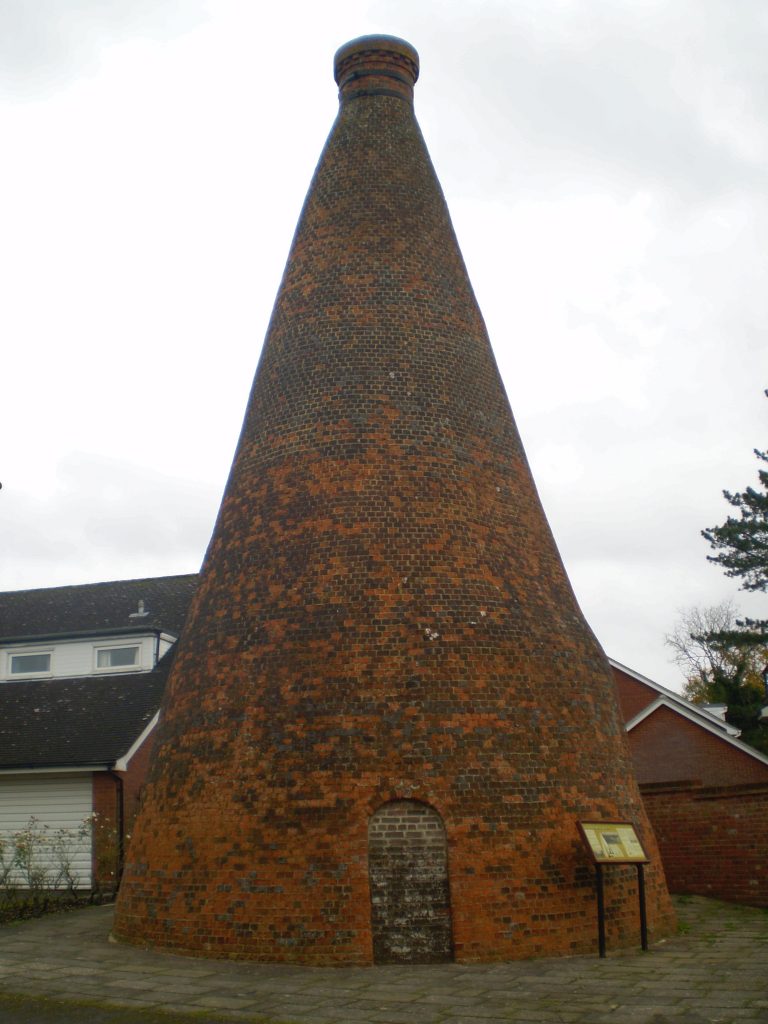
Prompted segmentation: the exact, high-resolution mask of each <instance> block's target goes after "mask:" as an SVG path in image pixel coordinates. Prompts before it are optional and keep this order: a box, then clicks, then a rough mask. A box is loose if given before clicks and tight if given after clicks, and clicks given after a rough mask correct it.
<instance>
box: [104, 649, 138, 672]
mask: <svg viewBox="0 0 768 1024" xmlns="http://www.w3.org/2000/svg"><path fill="white" fill-rule="evenodd" d="M138 664H139V648H138V647H103V648H102V649H101V650H100V651H96V668H135V667H136V666H137V665H138Z"/></svg>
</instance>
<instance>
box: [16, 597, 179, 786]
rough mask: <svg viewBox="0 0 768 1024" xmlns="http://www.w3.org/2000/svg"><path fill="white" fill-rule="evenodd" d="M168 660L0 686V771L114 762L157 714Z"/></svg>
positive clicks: (167, 657) (168, 663)
mask: <svg viewBox="0 0 768 1024" xmlns="http://www.w3.org/2000/svg"><path fill="white" fill-rule="evenodd" d="M65 589H76V588H65ZM172 658H173V651H170V652H169V653H168V654H167V655H166V656H165V657H164V658H162V659H161V660H160V661H159V662H158V663H157V666H156V667H155V668H154V669H153V670H152V671H151V672H136V673H129V674H126V673H122V674H120V675H112V676H85V677H82V678H79V679H39V680H34V681H33V680H27V681H24V682H12V683H0V709H1V711H2V713H1V714H0V769H3V768H5V769H8V768H44V767H52V766H55V767H59V766H60V767H62V768H66V767H69V766H75V765H89V764H113V763H114V762H115V761H116V760H117V759H118V758H120V757H122V756H123V755H125V754H126V753H127V752H128V750H129V749H130V748H131V746H132V745H133V743H134V742H135V740H136V739H137V738H138V737H139V736H140V735H141V733H142V730H143V729H144V727H145V726H146V725H147V724H148V722H149V721H150V720H151V719H152V717H153V715H154V714H155V712H156V711H157V710H158V708H159V706H160V700H161V698H162V695H163V689H164V688H165V682H166V678H167V676H168V669H169V667H170V663H171V661H172Z"/></svg>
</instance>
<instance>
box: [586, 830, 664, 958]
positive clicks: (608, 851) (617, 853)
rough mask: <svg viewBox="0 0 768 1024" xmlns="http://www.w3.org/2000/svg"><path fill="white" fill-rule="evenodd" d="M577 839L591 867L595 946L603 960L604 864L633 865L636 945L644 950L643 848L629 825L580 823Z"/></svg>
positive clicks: (646, 862)
mask: <svg viewBox="0 0 768 1024" xmlns="http://www.w3.org/2000/svg"><path fill="white" fill-rule="evenodd" d="M578 826H579V831H580V832H581V838H582V839H583V840H584V844H585V846H586V847H587V849H588V850H589V852H590V854H591V856H592V861H593V863H594V865H595V875H596V878H595V883H596V889H597V942H598V950H599V953H600V956H601V957H605V892H604V881H605V880H604V878H603V865H604V864H634V865H635V866H636V867H637V895H638V899H639V901H640V944H641V947H642V949H643V950H644V951H647V949H648V921H647V917H646V910H645V874H644V870H643V868H644V865H645V864H648V863H649V860H648V855H647V854H646V852H645V850H644V849H643V844H642V843H641V842H640V840H639V839H638V837H637V832H636V830H635V826H634V825H633V824H632V822H631V821H580V822H578Z"/></svg>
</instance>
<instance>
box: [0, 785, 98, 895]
mask: <svg viewBox="0 0 768 1024" xmlns="http://www.w3.org/2000/svg"><path fill="white" fill-rule="evenodd" d="M92 792H93V783H92V776H91V774H90V773H86V774H83V775H47V774H40V775H6V776H0V841H2V844H3V847H2V856H1V857H0V875H1V874H2V872H3V870H4V866H5V865H8V864H9V861H10V858H12V857H13V853H14V850H18V849H21V850H22V851H23V850H26V849H29V851H30V854H29V858H28V861H27V868H26V869H24V868H22V867H20V866H19V862H18V860H17V863H16V867H15V869H14V872H13V876H12V877H13V881H14V882H15V883H16V884H24V875H25V873H26V870H31V871H32V872H37V873H38V877H39V878H40V879H41V880H42V881H43V884H45V885H47V886H52V885H54V884H57V883H58V884H59V885H61V886H63V887H66V885H67V876H69V877H71V878H73V879H74V881H75V884H76V886H77V888H81V889H88V888H90V885H91V836H90V831H89V829H88V828H87V827H85V826H84V823H86V822H87V821H88V820H89V818H90V815H91V811H92V807H93V798H92ZM14 837H16V838H15V839H14ZM26 840H28V841H26ZM23 859H24V857H23V856H22V860H23Z"/></svg>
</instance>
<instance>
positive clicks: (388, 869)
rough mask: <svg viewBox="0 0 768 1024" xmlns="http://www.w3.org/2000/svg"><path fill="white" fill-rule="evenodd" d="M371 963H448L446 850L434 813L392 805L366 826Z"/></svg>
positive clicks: (424, 807) (414, 804)
mask: <svg viewBox="0 0 768 1024" xmlns="http://www.w3.org/2000/svg"><path fill="white" fill-rule="evenodd" d="M368 871H369V876H370V885H371V930H372V932H373V959H374V962H375V963H377V964H435V963H444V962H445V961H448V960H452V959H453V944H452V940H451V904H450V894H449V889H448V847H447V843H446V838H445V827H444V826H443V819H442V818H441V817H440V814H439V813H438V812H437V811H436V810H435V809H434V807H430V806H429V805H428V804H423V803H419V802H418V801H416V800H392V801H390V803H387V804H384V806H383V807H380V808H379V809H378V811H376V813H375V814H374V815H372V816H371V820H370V822H369V825H368Z"/></svg>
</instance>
